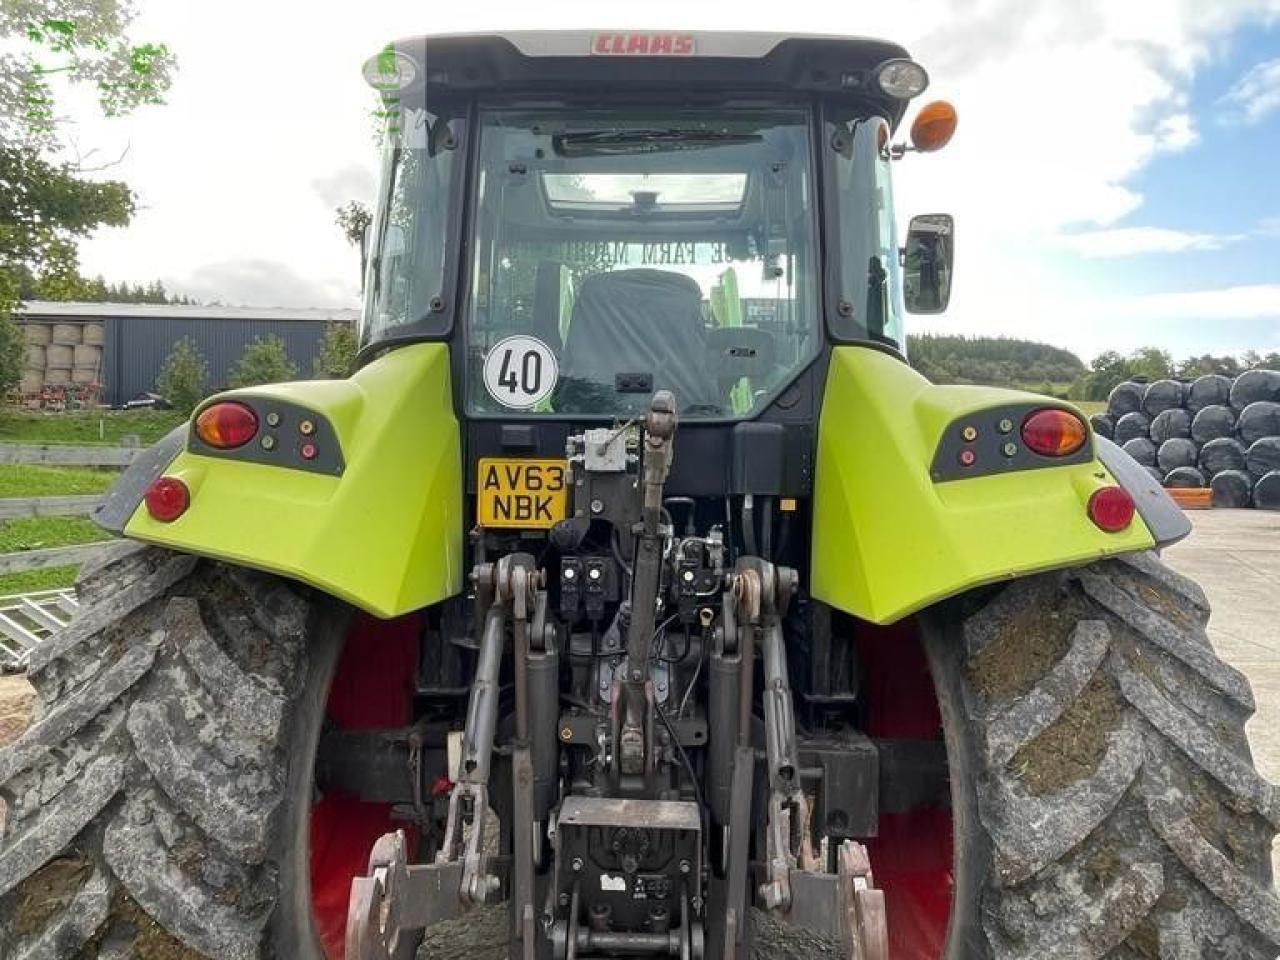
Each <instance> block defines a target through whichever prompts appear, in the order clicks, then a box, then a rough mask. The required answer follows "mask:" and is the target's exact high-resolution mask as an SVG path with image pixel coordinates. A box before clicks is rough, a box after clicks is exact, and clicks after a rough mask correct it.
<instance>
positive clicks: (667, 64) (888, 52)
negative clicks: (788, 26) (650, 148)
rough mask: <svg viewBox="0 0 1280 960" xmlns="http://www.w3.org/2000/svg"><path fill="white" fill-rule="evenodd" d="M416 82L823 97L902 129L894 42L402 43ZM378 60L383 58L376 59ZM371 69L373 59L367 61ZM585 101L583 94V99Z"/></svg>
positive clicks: (495, 39) (740, 37)
mask: <svg viewBox="0 0 1280 960" xmlns="http://www.w3.org/2000/svg"><path fill="white" fill-rule="evenodd" d="M393 47H394V50H395V51H396V53H397V54H398V57H397V59H400V58H408V59H409V60H410V62H411V63H412V68H413V71H412V72H413V74H414V79H413V82H412V84H411V86H410V87H406V88H405V89H404V91H403V92H404V93H405V94H408V95H412V92H413V90H412V89H411V88H416V89H417V91H418V92H419V93H421V92H422V86H421V84H422V83H423V81H424V80H425V82H426V90H427V92H428V95H429V96H431V97H432V98H433V99H434V98H435V97H439V96H448V95H450V94H453V95H459V96H461V95H481V94H493V95H495V96H498V95H503V94H513V95H520V96H528V95H530V94H532V95H543V96H546V95H553V96H556V97H559V98H564V99H587V98H594V97H598V96H616V95H638V96H646V95H648V96H653V97H658V96H670V95H672V94H674V93H676V92H685V93H688V94H692V95H693V96H705V95H719V94H725V93H732V94H734V95H735V96H742V97H750V96H753V95H756V96H759V95H775V96H776V95H777V94H779V93H784V94H785V93H807V94H826V95H832V96H838V97H842V98H846V99H861V100H866V101H872V102H874V105H875V107H876V108H877V112H879V113H881V114H883V115H884V116H886V117H887V118H888V119H889V120H890V121H891V122H892V123H894V124H896V123H897V121H898V120H899V119H900V118H901V116H902V113H903V112H904V110H905V109H906V102H905V101H903V100H899V99H897V98H894V97H890V96H887V95H885V94H884V93H883V91H881V90H880V89H879V87H878V85H877V84H876V82H875V69H876V68H877V67H878V66H880V64H882V63H884V62H885V61H886V60H895V59H902V58H908V57H909V55H908V53H907V51H906V50H905V49H903V48H902V47H901V46H899V45H898V44H896V43H888V42H886V41H883V40H872V39H867V38H863V37H835V36H816V35H814V36H795V35H787V34H776V33H730V32H699V31H663V30H576V31H520V32H512V33H505V34H461V35H435V36H421V37H411V38H406V39H404V40H400V41H397V42H396V43H395V44H394V45H393ZM375 59H377V58H375ZM371 62H373V61H371ZM584 94H585V95H584Z"/></svg>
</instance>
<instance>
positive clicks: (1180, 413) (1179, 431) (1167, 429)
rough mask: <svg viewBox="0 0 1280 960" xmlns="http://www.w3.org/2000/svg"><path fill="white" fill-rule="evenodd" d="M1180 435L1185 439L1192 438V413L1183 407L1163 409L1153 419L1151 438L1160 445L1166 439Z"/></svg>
mask: <svg viewBox="0 0 1280 960" xmlns="http://www.w3.org/2000/svg"><path fill="white" fill-rule="evenodd" d="M1178 437H1181V438H1182V439H1184V440H1185V439H1190V437H1191V414H1190V413H1188V412H1187V411H1186V410H1183V409H1182V408H1181V407H1174V408H1173V409H1171V410H1161V411H1160V412H1159V413H1157V414H1156V415H1155V418H1154V419H1153V420H1152V421H1151V439H1152V440H1153V441H1155V444H1156V446H1157V447H1158V446H1160V444H1162V443H1164V442H1165V441H1167V440H1173V439H1176V438H1178Z"/></svg>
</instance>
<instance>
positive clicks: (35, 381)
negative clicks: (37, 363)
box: [18, 370, 44, 394]
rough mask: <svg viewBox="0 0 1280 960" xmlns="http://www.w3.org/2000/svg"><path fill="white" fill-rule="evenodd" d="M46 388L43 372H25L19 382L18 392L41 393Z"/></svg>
mask: <svg viewBox="0 0 1280 960" xmlns="http://www.w3.org/2000/svg"><path fill="white" fill-rule="evenodd" d="M43 388H44V371H43V370H24V371H22V379H21V380H19V381H18V390H19V391H21V392H22V393H24V394H25V393H39V392H40V391H41V390H42V389H43Z"/></svg>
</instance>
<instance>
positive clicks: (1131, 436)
mask: <svg viewBox="0 0 1280 960" xmlns="http://www.w3.org/2000/svg"><path fill="white" fill-rule="evenodd" d="M1150 430H1151V421H1150V420H1149V419H1147V415H1146V414H1145V413H1126V414H1125V415H1124V416H1123V417H1121V418H1120V419H1119V420H1117V421H1116V429H1115V437H1114V438H1113V439H1114V440H1115V442H1116V443H1118V444H1120V446H1122V447H1123V446H1124V445H1125V444H1126V443H1128V442H1129V441H1130V440H1136V439H1138V437H1145V436H1147V435H1148V433H1149V432H1150Z"/></svg>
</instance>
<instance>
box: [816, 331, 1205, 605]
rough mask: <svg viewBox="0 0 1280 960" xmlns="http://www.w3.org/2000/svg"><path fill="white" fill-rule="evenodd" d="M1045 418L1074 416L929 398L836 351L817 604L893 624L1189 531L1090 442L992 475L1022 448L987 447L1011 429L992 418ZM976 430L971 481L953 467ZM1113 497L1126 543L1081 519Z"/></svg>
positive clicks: (865, 358)
mask: <svg viewBox="0 0 1280 960" xmlns="http://www.w3.org/2000/svg"><path fill="white" fill-rule="evenodd" d="M1046 406H1049V407H1052V406H1057V407H1063V408H1066V409H1073V408H1071V407H1070V405H1069V404H1065V403H1062V402H1060V401H1057V400H1053V399H1050V398H1046V397H1037V396H1035V395H1033V394H1027V393H1021V392H1019V391H1014V390H1001V389H996V388H990V387H974V386H935V385H933V384H931V383H930V382H929V381H928V380H926V379H925V378H924V377H922V376H921V375H920V374H918V373H916V372H915V371H914V370H912V369H911V368H910V367H908V366H907V365H906V364H905V363H903V362H902V361H901V360H900V359H898V358H896V357H894V356H891V355H889V354H887V353H884V352H881V351H878V350H874V349H871V348H865V347H837V348H836V349H835V350H834V351H833V354H832V359H831V366H830V370H829V373H828V378H827V386H826V394H825V398H824V401H823V406H822V417H821V422H820V424H819V429H818V456H817V472H816V477H815V485H816V488H815V491H814V516H813V557H812V560H813V566H812V584H813V595H814V597H815V598H817V599H819V600H822V601H824V602H826V603H828V604H830V605H831V606H833V607H836V608H837V609H840V610H844V611H846V612H848V613H851V614H853V615H855V616H857V617H860V618H862V619H864V620H870V621H872V622H874V623H892V622H894V621H896V620H899V619H901V618H902V617H904V616H907V615H908V614H911V613H914V612H915V611H917V610H920V609H922V608H923V607H926V606H928V605H930V604H932V603H935V602H937V601H939V600H942V599H944V598H946V597H949V596H953V595H955V594H958V593H961V592H963V591H965V590H968V589H970V588H972V587H976V586H979V585H982V584H987V583H994V582H997V581H1000V580H1004V579H1008V578H1012V577H1019V576H1023V575H1026V574H1029V573H1033V572H1036V571H1041V570H1048V569H1053V568H1057V567H1064V566H1069V565H1073V564H1079V563H1085V562H1088V561H1091V560H1096V559H1098V558H1099V557H1105V556H1110V555H1113V554H1120V553H1128V552H1131V551H1135V550H1143V549H1149V548H1151V547H1154V546H1156V545H1157V544H1158V543H1159V542H1168V541H1171V540H1175V539H1178V538H1179V537H1181V536H1183V535H1185V533H1186V532H1187V530H1188V529H1189V526H1185V525H1186V520H1185V518H1182V517H1181V514H1180V512H1179V511H1178V510H1177V507H1176V506H1175V505H1173V504H1172V502H1171V501H1168V497H1167V495H1166V494H1164V492H1163V491H1162V490H1160V489H1159V487H1157V486H1155V484H1154V482H1153V481H1152V480H1151V478H1150V477H1149V476H1148V475H1147V474H1146V472H1145V471H1142V470H1141V468H1139V470H1138V471H1129V470H1124V469H1122V468H1123V466H1124V465H1125V461H1126V460H1127V455H1126V454H1124V453H1123V451H1118V452H1119V454H1120V458H1121V459H1117V458H1116V457H1114V454H1113V453H1112V451H1111V450H1109V449H1108V451H1107V454H1106V457H1107V459H1109V460H1114V461H1116V462H1117V463H1118V464H1119V466H1118V467H1115V468H1112V467H1111V465H1110V464H1109V463H1107V462H1104V459H1101V458H1100V457H1099V456H1098V454H1099V450H1098V447H1097V446H1096V445H1095V443H1094V441H1095V440H1096V439H1098V438H1091V443H1090V445H1089V446H1088V447H1086V449H1085V451H1084V452H1083V453H1081V454H1080V455H1078V456H1077V457H1075V458H1074V460H1075V462H1070V463H1066V464H1064V465H1060V466H1059V465H1054V464H1055V462H1054V461H1050V460H1047V459H1045V458H1036V457H1032V456H1029V454H1028V452H1027V451H1024V450H1022V449H1021V448H1019V449H1018V452H1017V453H1016V455H1013V456H1012V457H1011V459H1009V460H1008V461H1007V462H1006V461H1004V460H998V461H997V462H996V463H992V460H993V458H999V457H1001V456H1003V454H1002V451H1003V450H1004V449H1006V446H1005V445H1006V444H1009V443H1013V444H1015V445H1017V444H1018V443H1019V442H1020V438H1019V437H1018V436H1017V432H1018V431H1017V428H1016V427H1015V428H1014V429H1013V430H1011V431H1010V432H1009V434H1008V435H1007V436H1001V437H999V438H998V443H996V442H994V441H993V440H992V438H991V433H992V431H993V430H996V429H997V428H996V427H995V426H993V424H995V423H1001V424H1003V425H1006V426H1007V425H1008V423H1009V422H1010V419H1011V418H1008V417H1005V416H1004V415H1003V414H1002V413H1000V411H1004V410H1010V411H1013V410H1027V409H1030V408H1031V407H1046ZM970 426H972V427H973V428H974V431H975V436H976V437H977V439H976V440H975V442H974V443H973V444H972V445H973V446H974V447H975V448H977V449H982V450H983V451H984V456H985V459H980V460H979V461H978V462H977V463H976V464H973V465H972V468H971V469H972V474H973V475H965V469H969V468H965V469H959V470H957V469H953V467H952V465H953V464H954V463H955V462H956V461H955V460H954V454H955V452H956V451H957V450H958V449H960V447H957V443H958V442H959V441H958V440H957V437H958V436H959V434H960V432H961V431H963V430H965V429H966V428H968V427H970ZM983 444H986V446H985V447H984V446H983ZM1009 449H1012V448H1009ZM984 471H989V472H985V473H984ZM1115 483H1120V484H1122V485H1124V486H1125V487H1126V489H1129V491H1130V493H1132V494H1133V495H1134V498H1135V500H1137V502H1138V504H1139V508H1140V512H1139V514H1138V516H1136V517H1135V518H1134V521H1133V522H1132V523H1131V524H1130V525H1129V527H1128V528H1127V529H1125V530H1123V531H1121V532H1119V533H1106V532H1104V531H1102V530H1100V529H1099V528H1098V527H1097V526H1095V525H1094V524H1093V522H1092V521H1091V520H1090V519H1089V517H1088V514H1087V512H1086V506H1087V504H1088V500H1089V497H1090V496H1091V495H1092V494H1093V493H1094V491H1096V490H1098V489H1099V488H1101V487H1104V486H1107V485H1110V484H1115ZM1169 508H1172V509H1171V510H1170V509H1169ZM1152 525H1155V526H1156V528H1157V530H1156V533H1154V534H1153V530H1152Z"/></svg>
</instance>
